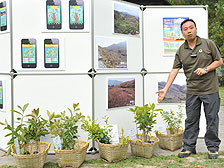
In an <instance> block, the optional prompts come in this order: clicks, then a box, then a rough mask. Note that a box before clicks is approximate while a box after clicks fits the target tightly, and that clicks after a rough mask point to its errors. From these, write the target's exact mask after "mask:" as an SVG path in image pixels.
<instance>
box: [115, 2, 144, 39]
mask: <svg viewBox="0 0 224 168" xmlns="http://www.w3.org/2000/svg"><path fill="white" fill-rule="evenodd" d="M113 7H114V11H113V14H114V15H113V20H114V33H119V34H126V35H131V36H137V37H138V36H139V35H140V24H139V23H140V8H139V7H135V6H133V5H128V4H125V3H121V2H113Z"/></svg>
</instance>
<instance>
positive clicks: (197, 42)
mask: <svg viewBox="0 0 224 168" xmlns="http://www.w3.org/2000/svg"><path fill="white" fill-rule="evenodd" d="M200 44H201V38H200V37H199V36H197V41H196V46H198V45H200ZM184 48H185V49H187V48H190V47H189V45H188V42H187V40H185V42H184Z"/></svg>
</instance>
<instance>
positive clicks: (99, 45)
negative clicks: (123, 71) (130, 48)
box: [96, 37, 127, 69]
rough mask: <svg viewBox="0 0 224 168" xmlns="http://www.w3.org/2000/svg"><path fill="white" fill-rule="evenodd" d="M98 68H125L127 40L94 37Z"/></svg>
mask: <svg viewBox="0 0 224 168" xmlns="http://www.w3.org/2000/svg"><path fill="white" fill-rule="evenodd" d="M96 50H97V51H96V55H97V56H98V58H97V59H98V61H97V63H98V66H97V67H98V68H100V69H107V68H108V69H112V68H127V40H124V39H120V38H119V39H118V38H109V37H96Z"/></svg>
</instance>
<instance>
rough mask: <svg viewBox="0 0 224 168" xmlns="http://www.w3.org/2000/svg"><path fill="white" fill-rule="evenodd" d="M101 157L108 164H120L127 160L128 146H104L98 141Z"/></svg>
mask: <svg viewBox="0 0 224 168" xmlns="http://www.w3.org/2000/svg"><path fill="white" fill-rule="evenodd" d="M97 143H98V146H99V153H100V157H101V158H102V159H103V160H105V161H107V162H118V161H121V160H124V159H126V157H127V151H128V145H129V143H128V144H125V145H122V144H121V143H119V144H103V143H100V142H99V141H98V140H97Z"/></svg>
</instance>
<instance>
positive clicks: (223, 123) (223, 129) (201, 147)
mask: <svg viewBox="0 0 224 168" xmlns="http://www.w3.org/2000/svg"><path fill="white" fill-rule="evenodd" d="M219 119H220V120H219V138H220V139H221V141H222V142H221V145H220V150H219V151H224V107H221V108H220V112H219ZM196 150H197V152H207V148H206V145H205V143H204V139H202V138H199V139H198V141H197V147H196ZM180 151H181V149H179V150H176V151H174V152H171V151H168V150H163V149H161V148H159V147H157V149H156V151H155V153H154V155H155V156H160V155H176V154H178V153H179V152H180ZM130 156H131V150H130V146H129V150H128V154H127V157H130ZM90 159H100V157H99V154H87V155H86V160H90ZM47 162H56V157H55V155H48V156H47ZM3 165H8V166H11V165H16V162H15V160H14V158H13V157H12V156H8V157H6V156H5V153H4V152H2V151H0V166H3ZM81 167H83V168H84V167H88V165H86V164H83V165H82V166H81Z"/></svg>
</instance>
